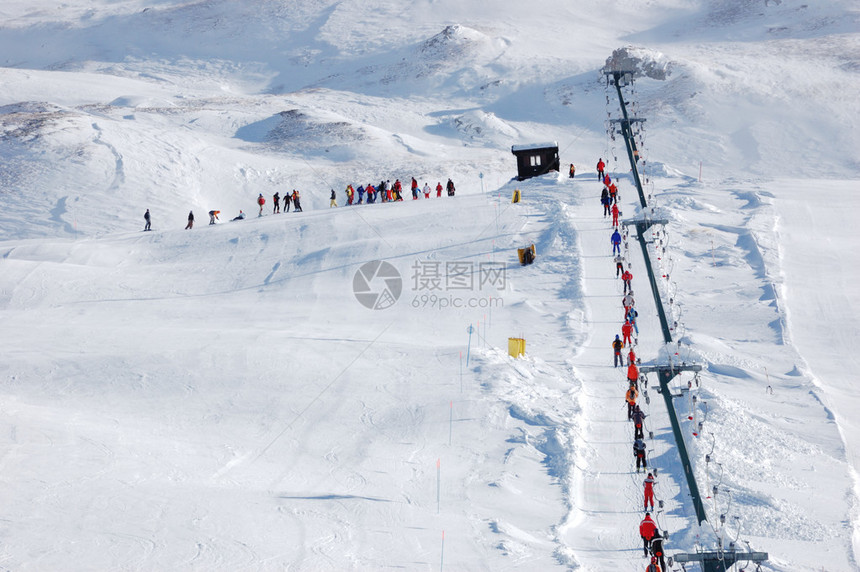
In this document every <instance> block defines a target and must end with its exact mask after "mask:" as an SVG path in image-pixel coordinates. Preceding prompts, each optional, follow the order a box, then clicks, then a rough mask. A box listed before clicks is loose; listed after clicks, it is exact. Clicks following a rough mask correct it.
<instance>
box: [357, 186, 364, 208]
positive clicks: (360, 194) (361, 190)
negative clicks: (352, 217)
mask: <svg viewBox="0 0 860 572" xmlns="http://www.w3.org/2000/svg"><path fill="white" fill-rule="evenodd" d="M355 192H357V193H358V204H362V203H364V187H362V186H361V185H358V188H357V189H355Z"/></svg>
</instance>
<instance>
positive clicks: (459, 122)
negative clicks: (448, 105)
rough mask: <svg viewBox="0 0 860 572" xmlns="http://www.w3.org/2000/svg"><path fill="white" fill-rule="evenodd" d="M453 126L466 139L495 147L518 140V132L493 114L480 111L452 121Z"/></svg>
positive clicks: (474, 111) (468, 113) (473, 111)
mask: <svg viewBox="0 0 860 572" xmlns="http://www.w3.org/2000/svg"><path fill="white" fill-rule="evenodd" d="M451 123H452V126H453V127H454V129H456V130H457V131H458V132H460V133H462V134H463V136H465V137H466V138H468V139H470V140H472V141H475V142H478V141H483V142H486V143H489V144H493V145H503V144H506V142H507V141H509V140H510V139H512V138H516V137H517V135H518V131H517V130H516V129H515V128H514V127H511V125H510V124H508V123H506V122H505V121H503V120H502V119H499V118H498V117H496V115H495V114H493V113H487V112H484V111H481V110H479V109H476V110H472V111H469V112H467V113H464V114H462V115H458V116H457V117H455V118H453V119H452V120H451Z"/></svg>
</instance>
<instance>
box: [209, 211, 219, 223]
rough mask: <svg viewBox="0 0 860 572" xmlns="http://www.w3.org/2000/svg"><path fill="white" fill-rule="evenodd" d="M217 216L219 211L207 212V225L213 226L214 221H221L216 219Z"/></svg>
mask: <svg viewBox="0 0 860 572" xmlns="http://www.w3.org/2000/svg"><path fill="white" fill-rule="evenodd" d="M219 214H221V211H209V224H215V221H216V220H221V219H220V218H218V215H219Z"/></svg>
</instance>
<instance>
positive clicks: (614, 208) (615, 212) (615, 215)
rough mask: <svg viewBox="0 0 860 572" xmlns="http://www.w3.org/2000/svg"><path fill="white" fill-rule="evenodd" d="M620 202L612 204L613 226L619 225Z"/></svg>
mask: <svg viewBox="0 0 860 572" xmlns="http://www.w3.org/2000/svg"><path fill="white" fill-rule="evenodd" d="M619 212H620V211H619V210H618V203H615V204H614V205H612V226H618V213H619Z"/></svg>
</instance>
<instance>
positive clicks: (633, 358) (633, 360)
mask: <svg viewBox="0 0 860 572" xmlns="http://www.w3.org/2000/svg"><path fill="white" fill-rule="evenodd" d="M631 363H636V352H635V351H633V347H632V346H631V347H630V353H628V354H627V365H630V364H631Z"/></svg>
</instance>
